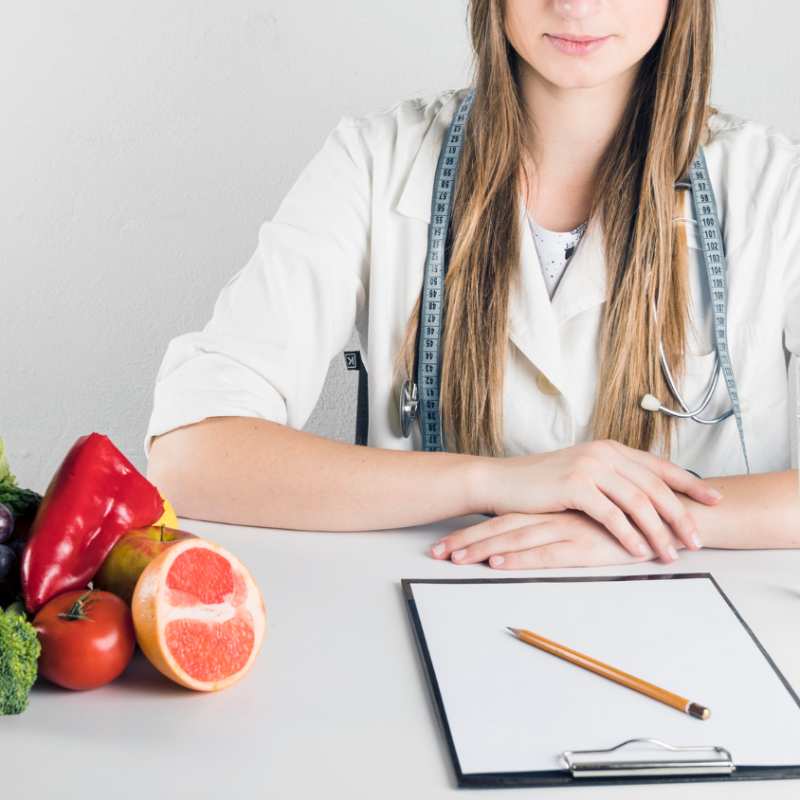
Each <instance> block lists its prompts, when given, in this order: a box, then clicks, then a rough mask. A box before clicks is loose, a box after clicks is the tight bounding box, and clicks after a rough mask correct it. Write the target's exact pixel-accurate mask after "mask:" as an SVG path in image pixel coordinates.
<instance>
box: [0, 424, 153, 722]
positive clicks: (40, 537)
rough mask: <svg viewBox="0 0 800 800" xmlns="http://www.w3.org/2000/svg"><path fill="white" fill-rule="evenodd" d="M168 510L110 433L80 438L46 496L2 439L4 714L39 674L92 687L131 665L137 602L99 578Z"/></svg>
mask: <svg viewBox="0 0 800 800" xmlns="http://www.w3.org/2000/svg"><path fill="white" fill-rule="evenodd" d="M164 509H165V501H164V499H163V498H162V497H161V495H160V493H159V491H158V489H156V487H155V486H153V485H152V484H151V483H150V482H149V481H148V480H147V479H146V478H145V477H144V476H143V475H141V474H140V473H139V472H138V471H137V470H136V468H135V467H134V466H133V464H131V463H130V461H128V459H127V458H125V456H124V455H123V454H122V453H121V452H120V451H119V450H118V449H117V448H116V447H115V446H114V444H113V443H112V442H111V440H110V439H109V438H108V437H107V436H103V435H101V434H98V433H91V434H88V435H86V436H82V437H80V438H79V439H78V440H77V441H76V442H75V444H74V445H73V446H72V448H71V449H70V451H69V452H68V453H67V455H66V457H65V458H64V461H63V462H62V464H61V466H60V467H59V469H58V470H57V471H56V473H55V475H54V476H53V478H52V480H51V481H50V484H49V486H48V487H47V491H46V492H45V494H44V497H42V496H41V495H39V494H37V493H36V492H33V491H31V490H28V489H23V488H21V487H19V486H18V485H17V481H16V478H15V477H14V475H13V474H12V473H11V469H10V467H9V465H8V461H7V459H6V456H5V450H4V447H3V443H2V441H1V440H0V714H19V713H20V712H22V711H23V710H24V709H25V708H26V707H27V704H28V693H29V692H30V689H31V687H32V686H33V684H34V682H35V681H36V678H37V674H38V675H42V676H43V677H45V678H47V679H48V680H50V681H52V682H54V683H56V684H58V685H60V686H64V687H66V688H69V689H90V688H95V687H96V686H101V685H103V684H104V683H108V682H109V681H111V680H113V679H114V678H116V677H117V676H118V675H119V674H120V673H121V672H122V671H123V670H124V669H125V667H126V666H127V664H128V662H129V661H130V659H131V657H132V655H133V651H134V647H135V636H134V630H133V623H132V619H131V612H130V608H129V607H128V605H127V604H126V603H125V602H124V601H123V600H121V599H120V598H119V597H117V596H116V595H115V594H112V593H111V592H106V591H101V590H98V589H95V588H94V587H93V586H92V585H91V581H92V579H93V578H94V576H95V574H96V573H97V572H98V570H99V569H100V566H101V565H102V564H103V562H104V560H105V559H106V557H107V556H108V555H109V553H110V551H111V550H112V548H113V547H114V545H115V544H116V543H117V542H118V541H119V539H120V538H121V537H122V536H123V534H125V533H126V532H128V531H130V530H132V529H137V528H141V527H144V526H149V525H151V524H153V523H154V522H156V521H157V520H159V519H160V518H161V517H162V515H163V514H164ZM2 609H5V610H4V611H3V610H2ZM31 616H32V619H29V617H31Z"/></svg>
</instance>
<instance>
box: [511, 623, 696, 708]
mask: <svg viewBox="0 0 800 800" xmlns="http://www.w3.org/2000/svg"><path fill="white" fill-rule="evenodd" d="M508 630H509V631H511V633H512V634H514V636H516V637H517V639H519V640H521V641H523V642H526V643H527V644H531V645H533V646H534V647H538V648H539V649H540V650H544V651H545V652H546V653H551V654H552V655H554V656H558V657H559V658H563V659H564V660H565V661H569V662H570V663H571V664H575V665H576V666H578V667H583V668H584V669H588V670H589V671H591V672H594V673H595V674H597V675H600V676H602V677H603V678H608V680H610V681H614V682H616V683H619V684H621V685H622V686H627V687H628V688H629V689H633V690H634V691H636V692H641V693H642V694H645V695H647V696H648V697H652V698H653V700H660V701H661V702H662V703H666V704H667V705H668V706H672V707H673V708H677V709H678V711H683V712H684V713H685V714H690V715H691V716H693V717H697V719H708V718H709V717H710V716H711V711H710V709H708V708H706V707H705V706H702V705H700V704H699V703H693V702H692V701H691V700H687V699H686V698H685V697H681V696H680V695H679V694H675V693H674V692H668V691H667V690H666V689H662V688H661V687H659V686H655V685H654V684H652V683H648V682H647V681H643V680H642V679H641V678H637V677H635V676H634V675H629V674H628V673H627V672H623V671H622V670H621V669H617V668H616V667H612V666H609V665H608V664H604V663H603V662H602V661H598V660H597V659H596V658H592V657H591V656H587V655H584V654H583V653H579V652H578V651H577V650H571V649H570V648H569V647H565V646H564V645H563V644H558V643H557V642H551V641H550V639H545V638H544V636H539V634H538V633H533V632H531V631H526V630H524V629H522V628H508Z"/></svg>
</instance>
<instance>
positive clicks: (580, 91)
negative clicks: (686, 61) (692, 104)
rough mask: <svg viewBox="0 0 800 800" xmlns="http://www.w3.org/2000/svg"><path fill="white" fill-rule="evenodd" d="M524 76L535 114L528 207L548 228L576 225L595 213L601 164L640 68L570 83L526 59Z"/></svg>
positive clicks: (524, 92) (529, 107)
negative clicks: (587, 83)
mask: <svg viewBox="0 0 800 800" xmlns="http://www.w3.org/2000/svg"><path fill="white" fill-rule="evenodd" d="M520 78H521V89H522V95H523V101H524V103H525V108H526V113H527V115H528V118H529V120H530V123H529V132H528V141H529V145H528V148H527V150H526V153H525V158H526V162H527V164H528V171H529V174H530V178H531V181H530V183H529V185H528V187H527V207H528V212H529V213H530V214H531V216H532V217H533V218H534V219H535V220H536V221H537V222H538V223H539V224H540V225H542V226H544V227H545V228H549V229H550V230H558V231H561V230H571V229H572V228H575V227H576V226H577V225H579V224H580V223H581V222H583V221H585V220H586V218H587V217H588V215H589V209H590V207H591V199H592V190H593V184H594V173H595V169H596V167H597V164H598V162H599V161H600V158H601V157H602V155H603V152H604V151H605V149H606V147H607V145H608V143H609V141H610V140H611V137H612V136H613V135H614V133H615V131H616V129H617V126H618V125H619V121H620V119H621V117H622V115H623V113H624V111H625V106H626V104H627V102H628V97H629V94H630V90H631V87H632V84H633V80H634V78H635V73H634V72H633V71H631V72H629V73H623V74H622V75H620V76H618V77H617V78H615V79H614V80H612V81H607V82H605V83H603V84H600V85H598V86H592V87H588V88H583V87H581V88H574V89H573V88H569V89H565V88H562V87H560V86H555V85H554V84H552V83H550V82H548V81H546V80H545V79H544V78H542V76H541V75H539V74H538V73H536V72H534V71H533V70H532V69H531V68H530V66H529V65H527V64H526V63H523V65H522V67H521V69H520Z"/></svg>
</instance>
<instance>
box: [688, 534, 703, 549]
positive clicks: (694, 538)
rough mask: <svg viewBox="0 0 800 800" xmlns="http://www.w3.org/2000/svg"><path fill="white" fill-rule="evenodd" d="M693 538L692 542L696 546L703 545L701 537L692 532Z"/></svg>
mask: <svg viewBox="0 0 800 800" xmlns="http://www.w3.org/2000/svg"><path fill="white" fill-rule="evenodd" d="M691 539H692V544H693V545H694V546H695V547H702V546H703V543H702V542H701V541H700V537H699V536H698V535H697V534H696V533H693V534H692V536H691Z"/></svg>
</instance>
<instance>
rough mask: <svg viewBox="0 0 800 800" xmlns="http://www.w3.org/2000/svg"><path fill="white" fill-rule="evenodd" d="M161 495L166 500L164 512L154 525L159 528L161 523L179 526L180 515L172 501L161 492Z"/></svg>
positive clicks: (172, 526) (171, 526)
mask: <svg viewBox="0 0 800 800" xmlns="http://www.w3.org/2000/svg"><path fill="white" fill-rule="evenodd" d="M159 495H160V496H161V499H162V500H163V501H164V513H163V514H162V515H161V516H160V517H159V518H158V519H157V520H156V521H155V522H154V523H153V525H152V527H154V528H157V527H158V526H159V525H165V526H166V527H167V528H177V527H178V516H177V514H176V513H175V509H174V508H173V507H172V503H170V501H169V500H167V498H166V497H164V495H163V494H161V492H159Z"/></svg>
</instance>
